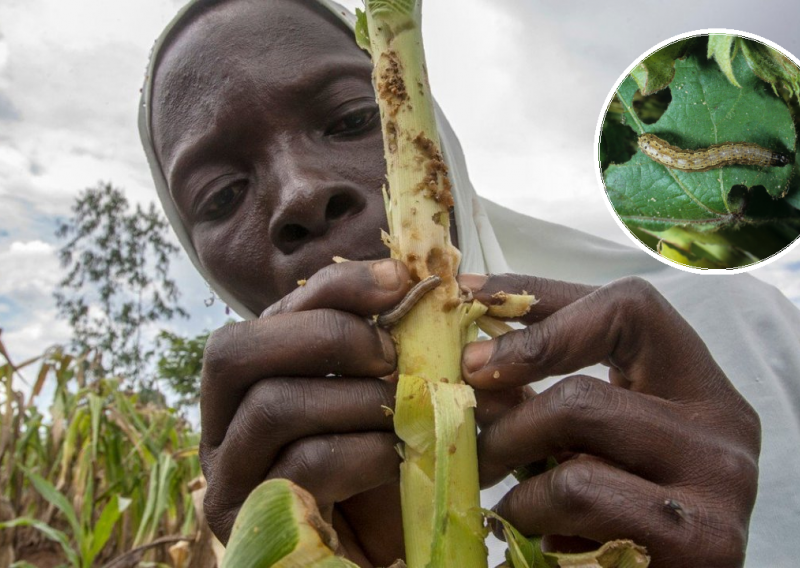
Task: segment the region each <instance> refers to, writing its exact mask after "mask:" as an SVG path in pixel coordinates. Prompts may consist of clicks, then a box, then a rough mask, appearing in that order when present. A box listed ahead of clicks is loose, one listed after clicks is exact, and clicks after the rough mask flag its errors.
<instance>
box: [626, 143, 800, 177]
mask: <svg viewBox="0 0 800 568" xmlns="http://www.w3.org/2000/svg"><path fill="white" fill-rule="evenodd" d="M639 147H640V148H641V149H642V152H644V153H645V154H647V156H649V157H650V158H652V159H653V160H654V161H656V162H658V163H659V164H661V165H663V166H666V167H668V168H672V169H674V170H682V171H685V172H705V171H707V170H713V169H714V168H721V167H723V166H732V165H734V164H740V165H743V166H762V167H763V166H777V167H783V166H785V165H786V164H788V163H789V158H788V157H787V156H784V155H783V154H779V153H778V152H773V151H772V150H767V149H766V148H762V147H761V146H759V145H758V144H751V143H749V142H735V143H732V142H726V143H725V144H715V145H714V146H709V147H708V148H702V149H700V150H682V149H681V148H678V147H676V146H672V145H671V144H669V143H667V142H665V141H664V140H662V139H661V138H659V137H658V136H655V135H654V134H643V135H641V136H640V137H639Z"/></svg>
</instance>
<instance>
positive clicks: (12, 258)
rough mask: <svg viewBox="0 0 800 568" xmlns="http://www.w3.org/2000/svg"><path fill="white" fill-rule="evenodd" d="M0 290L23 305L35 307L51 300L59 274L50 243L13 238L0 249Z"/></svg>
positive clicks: (59, 269) (60, 274)
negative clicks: (1, 269) (1, 270)
mask: <svg viewBox="0 0 800 568" xmlns="http://www.w3.org/2000/svg"><path fill="white" fill-rule="evenodd" d="M0 266H2V267H3V278H2V279H0V294H2V295H3V296H5V297H6V298H9V299H11V300H12V301H14V302H15V303H17V304H19V305H20V306H23V307H28V308H35V307H36V306H46V305H49V304H50V303H51V302H52V293H53V290H54V289H55V288H56V286H57V285H58V281H59V280H60V279H61V277H62V272H61V267H60V265H59V262H58V258H57V257H56V253H55V249H54V247H53V246H52V245H51V244H48V243H45V242H43V241H39V240H36V241H28V242H20V241H14V242H12V243H11V244H10V246H9V247H8V248H6V249H4V250H3V249H0Z"/></svg>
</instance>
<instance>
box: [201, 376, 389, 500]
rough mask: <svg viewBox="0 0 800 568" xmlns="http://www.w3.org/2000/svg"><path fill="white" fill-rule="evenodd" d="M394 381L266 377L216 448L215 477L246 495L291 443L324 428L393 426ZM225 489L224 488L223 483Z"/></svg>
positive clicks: (233, 493)
mask: <svg viewBox="0 0 800 568" xmlns="http://www.w3.org/2000/svg"><path fill="white" fill-rule="evenodd" d="M395 389H396V385H394V384H391V383H386V382H384V381H380V380H377V379H371V380H370V379H324V378H323V379H266V380H263V381H261V382H260V383H258V384H256V385H255V386H254V387H253V388H252V389H250V391H249V392H248V393H247V396H246V397H245V398H244V400H243V401H242V404H241V405H240V406H239V410H238V411H237V413H236V416H235V417H234V419H233V420H232V421H231V425H230V427H229V428H228V431H227V433H226V435H225V440H224V441H223V442H222V444H221V445H220V446H219V448H218V449H217V450H213V449H212V450H211V452H212V453H213V458H212V459H213V460H214V481H215V483H216V484H218V486H219V487H220V488H224V491H225V492H226V499H225V500H226V501H228V502H238V501H243V500H244V498H245V497H246V496H247V494H249V492H250V491H251V490H252V489H253V488H255V486H256V485H258V484H259V483H260V482H261V481H263V479H264V477H265V476H266V474H267V472H268V471H269V470H270V468H271V467H272V466H273V461H274V460H275V459H276V457H277V455H278V453H279V452H281V451H282V450H283V449H284V448H285V447H286V446H288V445H289V444H291V443H293V442H295V441H297V440H300V439H302V438H307V437H310V436H317V435H321V434H325V433H329V434H337V433H349V432H365V431H371V430H383V431H386V432H391V431H392V419H391V417H390V416H387V415H386V413H385V412H384V408H385V407H388V408H392V407H393V406H394V393H395ZM220 490H222V489H220Z"/></svg>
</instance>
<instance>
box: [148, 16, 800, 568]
mask: <svg viewBox="0 0 800 568" xmlns="http://www.w3.org/2000/svg"><path fill="white" fill-rule="evenodd" d="M351 27H352V18H351V16H350V15H349V14H347V13H346V11H344V10H343V9H341V7H339V6H338V5H336V4H335V3H333V2H331V1H329V0H317V1H314V2H312V1H307V0H224V1H211V0H197V1H195V2H192V3H190V4H189V5H188V6H187V7H186V8H184V10H182V11H181V13H180V14H179V15H178V16H177V17H176V19H175V20H174V21H173V23H172V24H171V25H170V27H168V28H167V30H165V32H164V34H163V35H162V36H161V38H160V39H159V40H158V42H157V44H156V47H155V49H154V51H153V54H152V57H151V62H150V69H149V71H148V74H147V78H146V82H145V86H144V88H143V90H142V105H141V107H140V132H141V135H142V141H143V145H144V148H145V152H146V153H147V156H148V159H149V162H150V165H151V169H152V173H153V177H154V180H155V184H156V187H157V189H158V192H159V195H160V198H161V200H162V203H163V206H164V209H165V212H166V214H167V216H168V218H169V220H170V222H171V224H172V226H173V228H174V229H175V231H176V233H177V235H178V237H179V238H180V240H181V242H182V244H183V246H184V248H185V249H186V251H187V253H188V254H189V256H190V258H191V259H192V261H193V262H194V264H195V266H196V267H197V268H198V270H199V271H200V272H201V274H202V275H203V276H204V277H205V278H206V279H207V281H208V282H209V283H210V284H211V285H212V286H213V287H214V289H215V290H216V291H217V293H218V294H219V295H220V296H221V297H222V298H223V300H224V301H225V302H226V303H227V304H228V305H230V306H231V307H233V308H234V309H235V310H236V311H237V312H238V313H239V314H240V315H242V317H244V318H245V321H242V322H240V323H235V324H231V325H227V326H225V327H223V328H221V329H219V330H217V331H216V332H215V333H214V334H213V335H212V336H211V338H210V339H209V342H208V345H207V347H206V352H205V358H204V374H203V382H202V393H201V420H202V440H201V447H200V456H201V461H202V466H203V471H204V473H205V475H206V478H207V480H208V492H207V496H206V500H205V510H206V516H207V518H208V521H209V523H210V525H211V527H212V529H213V530H214V532H215V534H216V535H217V536H218V537H219V538H220V539H221V540H222V541H223V542H226V541H227V539H228V537H229V535H230V531H231V528H232V524H233V520H234V518H235V515H236V513H237V511H238V509H239V507H240V506H241V504H242V502H243V501H244V500H245V498H246V497H247V495H248V494H249V492H250V491H251V490H252V489H253V488H254V487H256V485H258V484H259V483H260V482H261V481H263V480H264V479H269V478H275V477H283V478H289V479H291V480H293V481H295V482H296V483H298V484H299V485H301V486H303V487H305V488H306V489H308V490H309V491H310V492H311V493H312V494H313V495H314V497H315V499H316V501H317V503H318V505H319V507H320V510H321V512H322V514H323V516H324V517H325V518H326V519H327V520H329V521H330V522H331V523H332V524H333V526H334V528H335V529H336V531H337V532H338V534H339V537H340V540H341V550H340V551H339V552H340V553H341V554H343V555H345V556H347V557H348V558H350V559H352V560H353V561H355V562H356V563H357V564H359V565H360V566H386V565H388V564H390V563H391V562H392V561H394V560H395V559H396V558H400V557H402V556H403V554H404V550H403V541H402V526H401V521H400V512H399V491H398V464H399V457H398V455H397V453H396V452H395V449H394V445H395V444H396V443H397V439H396V438H395V436H394V434H393V432H392V423H391V419H390V418H388V417H386V416H385V414H384V412H383V410H382V408H381V407H382V406H388V407H391V406H393V395H394V392H395V386H394V383H393V382H392V378H391V376H392V374H393V372H394V371H395V363H396V352H395V349H394V344H393V343H392V341H391V338H390V336H389V334H388V333H387V332H386V331H385V330H383V329H381V328H379V327H376V326H374V325H370V323H369V319H370V316H372V315H373V314H376V313H380V312H383V311H386V310H388V309H390V308H391V307H393V306H394V305H396V304H397V303H398V302H399V301H400V300H401V299H402V298H403V297H404V295H405V294H406V293H407V292H408V290H409V286H410V282H409V274H408V272H407V271H406V270H405V267H404V266H403V265H402V264H400V263H398V262H396V261H394V260H389V259H387V257H388V251H387V249H386V248H385V247H384V246H383V245H382V244H381V242H380V239H379V238H378V233H379V229H381V228H384V229H385V228H386V219H385V214H384V211H383V201H382V197H381V193H380V188H381V185H382V183H383V182H384V174H385V163H384V160H383V148H382V139H381V130H380V120H379V116H378V111H377V106H376V104H375V100H374V93H373V90H372V86H371V80H370V73H371V63H370V60H369V58H368V56H367V54H366V53H364V52H363V51H361V50H360V49H359V48H358V47H357V46H356V44H355V42H354V40H353V36H352V30H351ZM437 114H438V119H439V124H440V130H441V134H442V138H443V149H444V153H445V156H446V159H447V161H448V163H449V166H450V175H451V178H452V179H451V181H452V182H453V186H454V188H455V189H454V190H455V196H454V197H455V202H456V205H455V208H454V212H453V215H454V219H455V227H456V234H455V235H454V236H455V238H456V239H457V242H458V244H459V247H460V248H461V250H462V253H463V260H462V266H461V271H462V273H463V274H462V276H461V277H460V282H461V285H462V286H464V287H466V288H468V289H469V290H471V291H472V292H473V294H474V295H475V297H476V298H478V299H484V300H485V299H487V298H488V297H489V296H490V295H491V294H492V293H494V292H496V291H499V290H505V291H507V292H520V291H522V290H526V291H528V292H531V293H533V294H535V295H536V296H537V297H538V298H540V300H541V301H540V302H539V303H538V304H536V305H535V306H534V308H533V309H532V311H531V312H530V314H529V315H528V316H527V317H526V318H525V319H524V321H523V322H522V323H523V324H524V327H523V328H522V329H519V330H516V331H513V332H511V333H509V334H507V335H505V336H502V337H500V338H498V339H495V340H492V341H485V342H478V343H475V344H472V345H470V346H468V347H467V349H466V350H465V353H464V358H463V367H464V378H465V380H466V381H467V382H469V383H470V384H471V385H473V386H474V387H475V388H476V395H477V399H478V407H477V409H476V417H477V419H478V422H479V425H480V427H481V432H480V434H479V441H478V450H479V462H480V474H481V482H482V484H483V485H485V486H492V485H493V484H497V483H498V481H499V480H501V479H503V478H504V477H506V476H507V475H508V474H509V472H511V471H512V470H514V469H515V468H517V467H519V466H522V465H525V464H528V463H531V462H535V461H537V460H541V459H544V458H547V457H548V456H550V455H555V456H558V457H559V458H561V461H560V464H559V465H558V466H557V467H555V468H554V469H552V470H550V471H548V472H546V473H543V474H541V475H537V476H534V477H532V478H531V479H529V480H527V481H524V482H521V483H519V484H518V485H512V484H511V483H509V482H508V481H504V482H502V483H500V484H497V485H494V491H495V496H501V497H502V499H501V500H500V502H499V504H498V506H497V511H498V513H499V514H500V515H502V516H503V517H505V518H506V519H508V520H509V521H511V522H512V523H513V524H514V525H515V526H516V527H517V528H518V529H519V530H521V531H522V532H523V533H525V534H529V535H533V534H541V533H546V534H548V535H553V536H552V537H551V538H550V540H549V543H550V546H573V545H574V546H577V543H578V541H576V540H574V539H572V540H570V539H565V538H563V537H581V538H583V539H589V540H591V541H606V540H610V539H616V538H631V539H633V540H635V541H636V542H638V543H640V544H642V545H644V546H646V547H647V549H648V551H649V553H650V554H651V556H652V559H653V561H652V566H654V567H658V566H671V567H679V566H738V565H741V564H742V563H743V561H744V558H745V547H746V546H747V543H748V534H749V539H750V542H749V548H748V550H749V552H748V557H750V558H751V562H752V563H753V565H758V566H765V565H769V566H781V565H784V566H786V565H791V564H792V563H793V561H794V558H795V557H796V556H797V553H798V552H800V550H798V548H797V544H796V543H795V542H793V541H795V540H796V539H794V538H792V535H793V530H794V529H791V527H792V526H795V527H796V523H797V518H798V513H799V512H800V499H799V498H798V496H797V492H796V491H794V492H793V491H792V490H791V489H792V487H793V485H794V483H795V481H794V479H793V476H794V475H796V472H797V471H800V457H799V456H798V452H797V448H798V447H800V432H799V431H798V424H799V423H800V421H798V400H800V396H798V381H797V375H798V370H800V349H798V346H799V345H800V314H799V313H798V310H797V309H796V308H795V307H794V306H793V305H792V304H791V303H789V302H788V300H786V298H784V297H783V296H782V295H781V294H780V293H779V292H778V291H776V290H775V289H774V288H772V287H770V286H767V285H765V284H763V283H760V282H758V281H757V280H755V279H754V278H751V277H749V276H746V275H736V276H700V277H698V276H692V275H687V274H684V273H682V272H680V271H678V270H675V269H673V268H670V267H665V266H662V265H661V264H660V263H658V262H657V261H654V260H652V259H650V258H649V257H647V256H646V255H644V254H643V253H640V252H638V251H634V250H632V249H629V248H627V247H624V246H621V245H616V244H613V243H610V242H607V241H603V240H602V239H598V238H595V237H592V236H589V235H586V234H584V233H580V232H578V231H575V230H572V229H569V228H567V227H561V226H557V225H554V224H551V223H547V222H545V221H541V220H536V219H531V218H529V217H526V216H523V215H520V214H517V213H513V212H511V211H508V210H506V209H503V208H501V207H499V206H497V205H495V204H493V203H491V202H489V201H487V200H484V199H480V198H478V197H477V195H476V194H475V192H474V190H473V188H472V186H471V184H470V182H469V178H468V176H467V173H466V165H465V163H464V157H463V153H462V152H461V148H460V146H459V145H458V141H457V138H456V137H455V135H454V133H453V132H452V130H451V129H450V127H449V125H448V123H447V121H446V119H445V118H444V116H443V114H442V113H441V111H440V110H438V109H437ZM334 256H341V257H345V258H347V259H349V260H350V262H345V263H339V264H337V263H333V262H332V257H334ZM487 274H488V276H487ZM299 281H306V282H305V283H304V285H302V286H301V285H298V282H299ZM259 316H260V317H259ZM597 364H602V365H604V366H605V367H607V368H608V381H604V380H600V379H598V378H592V376H591V375H592V374H595V373H596V372H597V371H598V370H601V369H602V367H596V366H595V365H597ZM586 369H588V370H586ZM496 370H502V371H503V372H502V373H501V374H500V376H501V377H502V378H501V380H500V381H498V380H495V379H494V378H493V377H494V374H495V373H494V372H495V371H496ZM564 376H566V377H565V378H561V377H564ZM501 381H502V382H501ZM530 383H533V384H534V386H535V387H536V390H537V391H538V394H533V391H532V390H530V389H529V388H528V387H527V385H528V384H530ZM734 385H735V386H734ZM748 401H749V402H748ZM751 405H752V406H751ZM753 407H755V408H756V409H757V411H758V412H756V411H755V410H754V408H753ZM759 415H760V417H761V423H762V424H763V455H762V458H761V477H760V490H759V489H758V488H759V466H758V460H759V452H760V450H761V447H762V434H761V425H760V423H759ZM792 472H793V473H792ZM757 491H758V505H757V507H756V510H755V514H754V516H753V523H752V527H751V528H750V530H749V524H750V518H751V513H752V511H753V507H754V503H755V502H756V495H757ZM498 493H499V495H497V494H498ZM493 548H496V547H493ZM493 554H496V553H493ZM494 558H495V559H496V560H499V557H498V556H496V555H495V556H494Z"/></svg>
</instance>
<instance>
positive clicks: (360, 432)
mask: <svg viewBox="0 0 800 568" xmlns="http://www.w3.org/2000/svg"><path fill="white" fill-rule="evenodd" d="M410 283H411V281H410V277H409V274H408V271H407V269H406V268H405V266H404V265H403V264H402V263H399V262H397V261H394V260H383V261H374V262H369V261H364V262H346V263H342V264H332V265H330V266H327V267H325V268H323V269H322V270H320V271H319V272H318V273H317V274H315V275H313V276H312V277H311V278H309V279H308V282H307V283H306V284H305V285H304V286H300V287H298V288H297V289H296V290H295V291H294V292H292V293H291V294H289V295H287V296H285V297H284V298H283V299H282V300H280V301H279V302H277V303H276V304H274V305H272V306H270V307H269V308H267V309H266V310H265V311H264V313H263V314H262V315H261V317H260V318H259V319H258V320H252V321H245V322H241V323H235V324H230V325H226V326H225V327H223V328H221V329H219V330H217V331H215V332H214V333H213V334H212V335H211V337H210V338H209V340H208V344H207V345H206V350H205V356H204V360H203V382H202V391H201V421H202V439H201V442H200V459H201V463H202V468H203V473H204V474H205V476H206V479H207V481H208V490H207V493H206V498H205V504H204V506H205V514H206V517H207V519H208V522H209V525H210V526H211V529H212V530H213V532H214V533H215V534H216V535H217V537H218V538H219V539H220V540H221V541H222V542H223V543H225V542H227V540H228V538H229V537H230V533H231V529H232V527H233V521H234V519H235V517H236V514H237V513H238V511H239V509H240V507H241V505H242V503H243V502H244V500H245V499H246V498H247V496H248V495H249V493H250V492H251V491H252V490H253V489H254V488H255V487H256V486H257V485H258V484H259V483H261V482H262V481H264V480H265V479H270V478H279V477H280V478H287V479H290V480H292V481H293V482H295V483H297V484H298V485H300V486H301V487H303V488H305V489H306V490H308V491H309V492H310V493H311V494H312V495H313V496H314V498H315V499H316V501H317V504H318V506H319V508H320V512H321V513H322V515H323V518H325V519H326V520H327V521H328V522H331V523H332V524H333V525H334V528H335V529H336V530H337V533H338V535H339V540H340V543H341V549H340V550H339V553H341V554H344V555H346V556H348V557H349V558H350V559H351V560H353V561H355V562H357V563H359V564H360V565H362V566H370V565H388V564H390V563H391V562H392V561H393V560H395V559H396V558H403V557H404V550H403V540H402V523H401V517H400V495H399V489H398V475H399V473H398V472H399V461H400V458H399V456H398V454H397V452H396V451H395V448H394V446H395V444H396V443H397V438H396V437H395V435H394V433H393V431H392V418H391V417H389V416H387V415H386V413H385V412H384V410H383V409H382V408H381V407H382V406H384V407H388V408H394V394H395V384H394V383H393V382H390V381H386V380H382V379H380V378H379V377H385V376H387V375H390V374H392V373H393V372H394V370H395V366H396V358H397V355H396V352H395V347H394V343H393V341H392V338H391V337H390V335H389V333H388V332H386V331H385V330H383V329H380V328H379V327H377V326H375V325H373V324H372V323H371V322H370V316H372V315H373V314H377V313H380V312H383V311H386V310H388V309H390V308H392V307H393V306H395V305H396V304H397V303H398V302H399V301H400V300H401V299H402V298H403V297H404V296H405V294H406V293H407V292H408V290H409V288H410ZM331 375H335V376H331Z"/></svg>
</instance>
